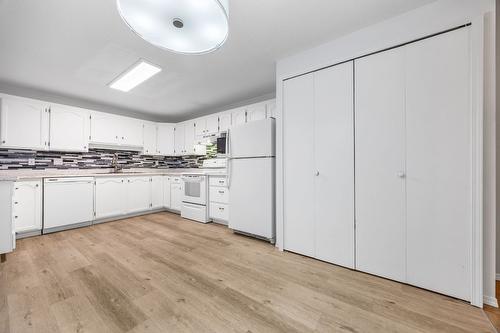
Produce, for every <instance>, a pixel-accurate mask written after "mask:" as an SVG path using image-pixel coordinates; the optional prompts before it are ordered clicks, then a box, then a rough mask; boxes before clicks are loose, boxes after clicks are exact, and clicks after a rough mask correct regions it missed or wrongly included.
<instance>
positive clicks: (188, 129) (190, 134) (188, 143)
mask: <svg viewBox="0 0 500 333" xmlns="http://www.w3.org/2000/svg"><path fill="white" fill-rule="evenodd" d="M184 126H185V128H184V152H185V153H184V155H195V154H196V151H195V144H196V133H195V126H194V122H193V121H188V122H186V123H185V125H184Z"/></svg>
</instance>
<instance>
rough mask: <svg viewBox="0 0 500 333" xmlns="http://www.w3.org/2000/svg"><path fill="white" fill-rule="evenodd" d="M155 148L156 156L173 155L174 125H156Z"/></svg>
mask: <svg viewBox="0 0 500 333" xmlns="http://www.w3.org/2000/svg"><path fill="white" fill-rule="evenodd" d="M156 148H157V150H158V155H161V156H174V155H175V125H174V124H158V132H157V142H156Z"/></svg>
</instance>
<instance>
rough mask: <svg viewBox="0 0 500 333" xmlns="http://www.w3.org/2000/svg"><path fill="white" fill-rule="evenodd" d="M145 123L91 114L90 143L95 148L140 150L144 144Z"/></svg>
mask: <svg viewBox="0 0 500 333" xmlns="http://www.w3.org/2000/svg"><path fill="white" fill-rule="evenodd" d="M142 125H143V121H141V120H138V119H133V118H128V117H122V116H116V115H112V114H107V113H102V112H96V111H92V112H91V119H90V133H91V134H90V143H91V145H92V146H95V147H104V148H108V147H112V148H114V147H121V148H127V149H139V148H141V147H142V146H143V144H144V142H143V141H144V138H143V127H142Z"/></svg>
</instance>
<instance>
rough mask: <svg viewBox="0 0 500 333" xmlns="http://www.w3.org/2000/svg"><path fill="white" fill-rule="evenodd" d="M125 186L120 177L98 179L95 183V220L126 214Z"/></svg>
mask: <svg viewBox="0 0 500 333" xmlns="http://www.w3.org/2000/svg"><path fill="white" fill-rule="evenodd" d="M127 192H128V189H127V184H126V183H125V179H124V178H121V177H102V178H101V177H99V178H96V181H95V212H96V216H95V217H96V219H106V218H112V217H119V216H121V215H124V214H125V213H126V208H127V206H126V205H127V198H128V196H127Z"/></svg>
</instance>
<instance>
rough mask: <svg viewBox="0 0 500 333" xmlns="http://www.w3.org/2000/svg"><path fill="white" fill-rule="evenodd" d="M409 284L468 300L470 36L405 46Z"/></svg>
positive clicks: (459, 33)
mask: <svg viewBox="0 0 500 333" xmlns="http://www.w3.org/2000/svg"><path fill="white" fill-rule="evenodd" d="M407 54H408V60H407V121H406V127H407V170H408V171H407V200H408V204H407V212H408V217H407V221H408V222H407V223H408V264H407V265H408V283H410V284H414V285H417V286H419V287H423V288H426V289H430V290H434V291H438V292H441V293H444V294H447V295H451V296H455V297H458V298H462V299H465V300H469V299H470V263H469V253H470V252H469V251H470V239H471V236H470V235H471V234H470V233H471V228H472V224H471V223H472V222H471V221H472V212H471V200H472V196H471V193H472V180H471V173H472V171H471V164H472V160H471V159H472V143H471V119H472V115H471V109H470V95H471V93H470V76H469V75H470V58H469V29H460V30H457V31H454V32H450V33H446V34H443V35H440V36H437V37H433V38H430V39H427V40H424V41H422V42H419V43H415V44H411V45H409V46H408V47H407Z"/></svg>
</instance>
